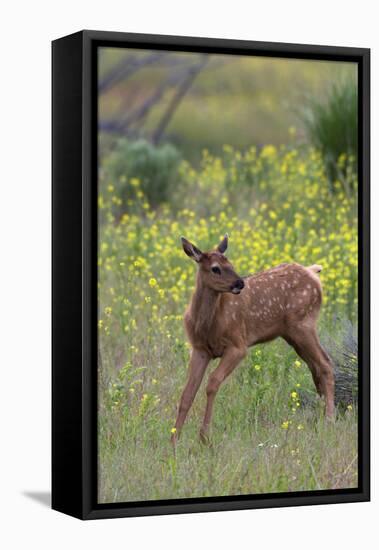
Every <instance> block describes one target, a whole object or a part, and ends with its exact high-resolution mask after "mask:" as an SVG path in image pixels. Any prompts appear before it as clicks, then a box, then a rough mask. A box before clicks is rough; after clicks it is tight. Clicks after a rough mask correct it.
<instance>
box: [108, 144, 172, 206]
mask: <svg viewBox="0 0 379 550" xmlns="http://www.w3.org/2000/svg"><path fill="white" fill-rule="evenodd" d="M180 161H181V155H180V153H179V152H178V150H177V149H176V148H175V147H174V146H173V145H171V144H164V145H161V146H154V145H152V144H151V143H149V142H148V141H146V140H143V139H140V140H137V141H129V140H127V139H126V138H122V139H120V140H119V141H118V142H117V145H116V148H115V149H114V151H113V152H112V153H110V154H109V155H108V156H107V157H106V159H105V160H104V162H103V163H102V170H101V173H100V186H101V185H102V183H104V182H106V183H107V184H112V185H113V186H114V187H115V188H116V189H117V195H118V197H119V199H120V200H121V201H122V205H121V204H117V203H115V204H114V210H121V211H124V210H127V206H128V201H130V200H133V199H134V198H135V189H134V188H133V185H130V180H135V179H136V180H138V181H139V182H140V183H141V186H140V187H141V189H142V191H143V193H144V194H145V196H146V198H147V199H148V201H149V203H150V205H151V206H152V207H153V208H154V207H156V206H158V205H159V204H161V203H162V202H166V201H167V200H169V198H170V194H171V192H172V190H173V187H174V185H175V184H176V183H177V180H178V166H179V163H180ZM121 206H122V208H120V207H121ZM117 207H119V208H117Z"/></svg>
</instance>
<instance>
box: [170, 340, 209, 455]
mask: <svg viewBox="0 0 379 550" xmlns="http://www.w3.org/2000/svg"><path fill="white" fill-rule="evenodd" d="M210 360H211V357H210V356H209V355H208V353H206V352H205V351H203V350H198V349H195V348H194V349H193V350H192V352H191V358H190V363H189V375H188V380H187V383H186V385H185V387H184V390H183V393H182V396H181V398H180V402H179V408H178V416H177V418H176V422H175V432H174V433H173V434H172V436H171V442H172V444H173V445H174V446H175V444H176V442H177V439H178V437H179V435H180V431H181V429H182V426H183V424H184V422H185V419H186V417H187V414H188V411H189V410H190V408H191V405H192V403H193V400H194V399H195V396H196V393H197V390H198V389H199V387H200V384H201V381H202V379H203V377H204V373H205V370H206V368H207V366H208V364H209V361H210Z"/></svg>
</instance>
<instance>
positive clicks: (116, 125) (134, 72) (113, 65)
mask: <svg viewBox="0 0 379 550" xmlns="http://www.w3.org/2000/svg"><path fill="white" fill-rule="evenodd" d="M356 79H357V66H356V64H354V63H340V62H330V61H327V62H325V61H310V60H297V59H282V58H269V57H241V56H230V55H229V56H226V55H200V54H195V53H175V52H165V51H145V50H144V51H140V50H125V49H121V48H118V49H117V48H115V49H112V48H106V49H100V53H99V122H100V130H101V134H100V136H101V145H102V149H101V150H102V151H105V152H106V151H107V150H108V148H112V147H113V146H114V143H115V140H117V139H118V138H119V137H121V136H123V137H129V138H130V139H133V140H134V139H137V138H146V139H147V140H148V141H151V142H153V143H156V144H157V143H165V142H169V143H171V144H173V145H175V146H176V147H177V148H178V149H179V150H180V152H181V153H182V155H183V157H184V158H185V159H187V160H190V161H192V162H194V161H195V162H197V161H199V159H200V158H201V153H202V150H203V149H205V148H206V149H208V150H209V151H210V152H211V153H214V154H218V153H219V152H220V151H221V149H222V146H223V145H225V144H230V145H233V146H234V147H235V148H236V149H240V150H244V149H246V148H248V147H250V146H251V145H256V146H261V145H263V144H267V143H270V144H273V145H281V144H289V143H293V141H294V140H296V141H297V142H299V143H310V142H311V141H312V140H314V138H315V135H314V133H313V135H312V131H311V130H312V124H311V121H312V119H313V116H312V115H313V114H315V113H314V111H315V109H317V104H318V103H320V104H321V106H324V107H325V106H327V105H329V104H330V101H331V96H332V97H336V94H337V97H336V103H337V105H335V106H334V113H332V115H331V116H333V115H334V126H335V127H336V126H337V127H340V126H341V124H342V125H344V124H345V125H346V124H349V125H350V126H351V125H352V124H353V125H354V123H355V122H354V113H353V117H352V116H351V114H350V115H349V116H348V118H346V117H345V118H344V120H342V121H339V120H338V112H336V111H338V109H339V110H340V111H342V112H343V113H344V114H346V110H347V109H348V108H349V105H351V104H352V105H353V108H354V105H355V109H356V103H354V98H352V99H353V103H352V101H351V98H350V101H349V98H346V94H348V92H347V91H346V86H348V89H349V90H353V92H352V93H353V95H354V93H355V94H356ZM341 94H342V95H341ZM338 95H339V96H340V97H338ZM341 102H342V103H345V104H342V105H341ZM346 103H348V104H349V105H346ZM332 109H333V106H332ZM346 131H347V132H349V129H348V128H344V135H343V138H342V130H340V136H339V137H340V139H341V138H342V139H343V140H346V139H347V138H346ZM350 134H351V136H353V138H354V127H353V128H350ZM353 138H352V139H353ZM324 139H325V138H324ZM344 145H345V143H340V147H341V151H340V152H342V151H343V152H346V153H348V152H350V151H346V147H344ZM350 145H354V144H350ZM333 146H334V147H335V146H336V144H334V145H333Z"/></svg>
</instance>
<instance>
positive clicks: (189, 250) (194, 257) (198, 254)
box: [180, 237, 203, 262]
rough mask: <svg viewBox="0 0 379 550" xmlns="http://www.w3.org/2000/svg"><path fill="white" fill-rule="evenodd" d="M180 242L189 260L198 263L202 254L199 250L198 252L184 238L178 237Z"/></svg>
mask: <svg viewBox="0 0 379 550" xmlns="http://www.w3.org/2000/svg"><path fill="white" fill-rule="evenodd" d="M180 239H181V241H182V246H183V250H184V252H185V253H186V254H187V256H189V257H190V258H191V260H194V261H195V262H200V260H201V258H202V256H203V253H202V252H201V250H199V249H198V248H197V247H196V246H195V245H194V244H192V243H190V242H189V241H187V239H185V238H184V237H180Z"/></svg>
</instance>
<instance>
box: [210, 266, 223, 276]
mask: <svg viewBox="0 0 379 550" xmlns="http://www.w3.org/2000/svg"><path fill="white" fill-rule="evenodd" d="M212 272H213V273H217V275H221V269H220V268H219V267H217V266H216V265H215V266H214V267H212Z"/></svg>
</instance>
